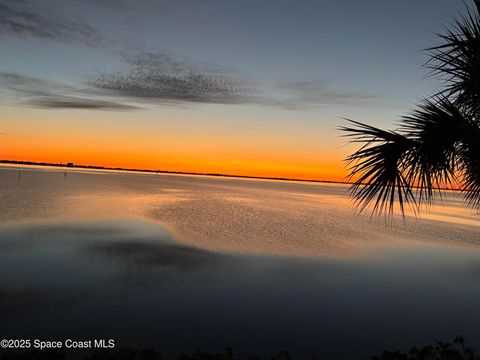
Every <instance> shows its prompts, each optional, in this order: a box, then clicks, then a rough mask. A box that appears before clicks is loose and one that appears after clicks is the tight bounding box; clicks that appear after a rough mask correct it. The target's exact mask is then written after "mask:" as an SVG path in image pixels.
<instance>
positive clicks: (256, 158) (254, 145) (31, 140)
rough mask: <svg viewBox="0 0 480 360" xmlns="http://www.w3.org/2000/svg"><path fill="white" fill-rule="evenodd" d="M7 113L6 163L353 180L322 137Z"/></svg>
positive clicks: (122, 117) (339, 153)
mask: <svg viewBox="0 0 480 360" xmlns="http://www.w3.org/2000/svg"><path fill="white" fill-rule="evenodd" d="M5 109H6V110H7V116H6V117H5V118H4V119H3V124H0V125H1V126H0V129H1V130H2V132H4V133H5V135H4V136H3V135H2V136H1V137H0V140H1V141H0V159H5V160H18V161H34V162H47V163H67V162H73V163H75V164H78V165H95V166H104V167H121V168H134V169H145V170H164V171H177V172H191V173H210V174H213V173H214V174H227V175H241V176H258V177H274V178H292V179H304V180H327V181H343V180H344V177H345V175H346V171H345V168H344V164H343V163H342V159H343V157H344V156H345V154H346V151H347V150H346V149H343V148H340V145H341V143H339V142H338V139H337V140H336V138H335V137H334V136H332V135H331V134H329V133H325V132H324V131H322V129H319V130H318V129H313V130H312V129H308V128H307V129H303V128H301V127H300V128H299V130H298V129H296V128H291V129H287V130H283V129H280V130H279V129H277V128H275V127H273V128H272V129H270V128H268V129H266V128H261V127H259V128H255V129H254V130H252V129H251V128H241V129H239V130H238V131H237V130H235V129H230V128H228V126H226V125H223V126H224V128H221V129H219V125H218V124H213V125H212V124H208V123H207V122H206V121H204V122H198V123H197V122H195V121H190V122H177V123H168V122H167V123H165V122H161V121H158V120H157V121H154V122H152V121H151V119H148V118H147V119H140V118H138V119H136V120H135V123H134V124H132V122H131V118H130V116H131V115H129V114H124V113H121V114H119V115H115V118H111V114H107V113H100V114H98V115H97V114H95V116H88V117H84V114H85V113H84V112H74V111H70V112H55V113H51V112H46V111H39V110H37V111H35V110H33V109H13V108H5ZM50 114H53V115H50ZM8 115H9V116H8ZM54 116H55V117H54ZM64 116H65V117H64ZM102 116H104V117H105V118H103V117H102ZM32 119H34V121H32ZM185 121H186V120H185ZM332 139H333V140H332ZM335 140H336V141H337V142H335Z"/></svg>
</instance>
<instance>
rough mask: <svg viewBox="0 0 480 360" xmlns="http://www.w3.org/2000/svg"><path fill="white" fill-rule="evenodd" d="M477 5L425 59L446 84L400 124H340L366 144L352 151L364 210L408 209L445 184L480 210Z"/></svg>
mask: <svg viewBox="0 0 480 360" xmlns="http://www.w3.org/2000/svg"><path fill="white" fill-rule="evenodd" d="M475 5H476V8H475V9H472V8H468V7H467V11H466V15H464V16H461V17H460V18H459V19H458V20H457V21H455V22H454V23H453V24H452V25H451V28H450V29H449V30H446V31H445V33H442V34H439V38H440V41H441V42H440V44H439V45H437V46H434V47H432V48H430V49H427V51H428V53H429V56H430V60H429V61H428V62H427V63H426V66H427V68H428V69H429V70H430V74H431V75H432V76H436V77H438V78H439V79H440V81H441V82H443V87H442V88H441V89H440V90H439V91H437V92H436V93H435V94H434V95H433V96H432V97H431V98H429V99H426V100H424V102H423V103H422V104H421V105H420V106H419V107H418V109H417V110H415V111H414V112H413V113H411V114H410V115H408V116H404V117H403V118H402V120H401V121H400V124H399V128H398V129H397V130H395V131H390V130H382V129H379V128H376V127H373V126H370V125H367V124H363V123H360V122H357V121H353V120H349V121H350V124H351V126H345V127H341V130H342V131H344V132H346V134H345V136H347V137H350V138H351V139H352V142H354V143H359V144H361V147H360V149H359V150H357V151H356V152H354V153H353V154H352V155H350V156H348V157H347V158H346V162H347V166H348V168H349V171H350V174H349V180H354V181H355V183H354V184H353V185H352V187H351V195H352V197H353V198H354V200H355V202H356V204H357V206H358V207H359V209H360V211H362V210H363V209H365V208H366V207H367V206H369V205H372V207H373V212H374V213H386V212H388V213H392V212H393V209H394V203H395V202H396V201H398V203H399V205H400V209H401V211H402V214H403V213H404V205H405V204H409V205H410V206H411V207H412V209H413V210H415V211H417V210H418V208H419V206H420V205H422V204H425V203H426V204H430V203H431V202H432V201H433V200H434V197H435V196H436V195H441V189H443V188H445V187H447V188H452V187H453V188H459V189H460V190H462V191H463V193H464V196H465V200H466V203H467V204H468V205H470V206H472V207H473V208H475V209H480V14H479V12H480V0H475Z"/></svg>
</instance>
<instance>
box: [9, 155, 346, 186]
mask: <svg viewBox="0 0 480 360" xmlns="http://www.w3.org/2000/svg"><path fill="white" fill-rule="evenodd" d="M0 164H13V165H34V166H52V167H53V166H56V167H63V168H67V169H72V168H80V169H81V168H83V169H96V170H114V171H128V172H147V173H155V174H176V175H197V176H216V177H229V178H241V179H257V180H277V181H301V182H313V183H329V184H352V182H348V181H341V180H321V179H299V178H288V177H274V176H255V175H239V174H222V173H204V172H192V171H173V170H161V169H137V168H124V167H110V166H102V165H83V164H75V163H72V162H67V163H51V162H42V161H30V160H10V159H0Z"/></svg>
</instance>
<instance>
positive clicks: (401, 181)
mask: <svg viewBox="0 0 480 360" xmlns="http://www.w3.org/2000/svg"><path fill="white" fill-rule="evenodd" d="M347 120H348V121H349V122H350V123H351V124H352V125H353V126H351V127H348V126H346V127H341V128H340V130H341V131H343V132H345V133H346V134H345V135H344V136H346V137H349V138H351V139H352V140H351V141H352V142H359V143H362V144H363V145H362V147H361V148H360V149H359V150H357V151H356V152H355V153H353V154H352V155H350V156H348V157H347V158H346V162H347V166H348V169H349V172H350V174H349V175H348V179H349V180H352V179H354V183H353V185H352V187H351V188H350V191H351V196H352V197H353V199H354V200H355V202H356V204H357V207H358V208H359V209H360V212H361V211H363V210H364V209H365V208H367V207H368V206H369V205H372V207H373V208H372V211H373V213H386V212H388V213H390V214H391V213H393V209H394V204H395V202H396V201H398V204H399V206H400V210H401V212H402V214H404V211H405V208H404V207H405V204H411V203H413V204H415V198H414V196H413V192H412V186H411V183H410V182H409V181H408V178H406V177H405V174H404V165H403V162H404V158H405V156H406V154H407V153H408V152H409V151H411V149H412V148H413V147H415V145H416V144H415V142H414V141H412V140H410V139H408V138H407V137H406V136H404V135H402V134H400V133H398V132H395V131H386V130H381V129H378V128H376V127H373V126H370V125H367V124H363V123H360V122H357V121H353V120H349V119H347Z"/></svg>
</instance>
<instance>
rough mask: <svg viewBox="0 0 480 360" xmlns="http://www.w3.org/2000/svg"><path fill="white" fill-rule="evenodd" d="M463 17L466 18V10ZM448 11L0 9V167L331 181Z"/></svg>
mask: <svg viewBox="0 0 480 360" xmlns="http://www.w3.org/2000/svg"><path fill="white" fill-rule="evenodd" d="M467 4H468V2H467ZM464 10H465V3H464V2H463V1H461V0H458V1H457V0H422V1H418V0H402V1H391V0H389V1H385V0H363V1H352V0H349V1H347V0H336V1H330V0H312V1H310V0H289V1H286V0H274V1H273V0H260V1H259V0H255V1H253V0H242V1H240V0H238V1H233V0H232V1H225V0H217V1H207V0H205V1H202V0H177V1H174V0H170V1H162V0H138V1H133V0H132V1H127V0H43V1H40V0H38V1H33V0H0V54H1V56H0V158H1V159H12V160H28V161H45V162H55V163H58V162H61V163H66V162H74V163H75V164H89V165H101V166H111V167H130V168H144V169H161V170H168V171H185V172H202V173H223V174H237V175H251V176H268V177H288V178H301V179H317V180H343V179H344V177H345V175H346V170H345V166H344V163H343V158H344V157H345V156H346V155H347V154H348V153H350V152H352V150H354V149H355V147H354V146H352V145H348V144H347V141H346V139H345V138H342V137H341V133H340V132H339V130H338V127H339V126H342V125H345V123H346V120H345V119H344V118H350V119H355V120H358V121H362V122H368V123H370V124H372V125H375V126H382V127H386V128H394V127H395V122H396V121H398V120H399V118H400V116H402V115H406V114H407V113H408V112H410V111H412V110H413V109H414V107H415V105H416V104H418V103H419V102H420V101H421V99H422V98H423V97H427V96H429V95H430V94H431V93H432V92H433V90H434V89H435V88H436V87H438V86H439V84H437V83H436V82H435V79H433V78H431V77H428V76H427V75H428V72H427V70H426V69H425V68H424V67H422V64H424V63H425V61H426V60H427V54H426V52H425V51H423V49H426V48H428V47H430V46H433V45H435V44H437V43H438V41H439V40H438V37H437V36H436V33H438V32H441V31H442V29H443V26H444V25H446V24H448V22H449V21H452V20H453V19H454V18H455V17H456V16H458V15H459V14H461V13H462V12H464Z"/></svg>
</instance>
